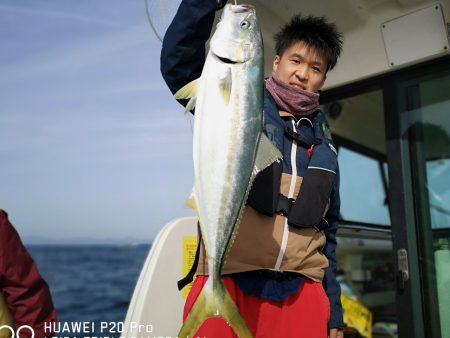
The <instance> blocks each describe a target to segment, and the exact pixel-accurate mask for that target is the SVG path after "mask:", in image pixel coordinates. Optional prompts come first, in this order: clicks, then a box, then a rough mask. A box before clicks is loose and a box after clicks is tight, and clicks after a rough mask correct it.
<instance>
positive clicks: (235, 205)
mask: <svg viewBox="0 0 450 338" xmlns="http://www.w3.org/2000/svg"><path fill="white" fill-rule="evenodd" d="M263 65H264V52H263V40H262V35H261V30H260V27H259V24H258V20H257V17H256V11H255V8H254V7H253V6H251V5H244V4H239V5H233V4H227V5H226V6H225V7H224V10H223V12H222V16H221V19H220V21H219V23H218V24H217V25H216V28H215V31H214V34H213V36H212V37H211V40H210V48H209V51H208V54H207V56H206V60H205V64H204V66H203V70H202V73H201V75H200V77H199V78H198V79H196V80H194V81H192V82H190V83H189V84H187V85H186V86H184V87H182V88H181V89H180V90H179V91H177V92H176V93H175V94H174V96H175V98H177V99H189V102H188V103H187V105H186V111H190V110H193V109H195V115H194V116H195V117H194V131H193V163H194V177H195V181H194V188H193V192H192V194H191V199H190V203H191V205H193V206H194V207H195V209H196V211H197V215H198V219H199V224H200V231H201V234H202V238H203V241H204V244H205V249H206V256H207V260H208V271H209V278H208V280H207V282H206V283H205V285H204V286H203V288H202V290H201V292H200V293H199V296H198V298H197V300H196V301H195V302H194V304H193V306H192V309H191V311H190V312H189V314H188V315H187V318H186V320H185V322H184V324H183V326H182V327H181V329H180V332H179V334H178V337H183V338H185V337H192V336H193V335H194V334H195V333H196V332H197V330H198V328H199V327H200V326H201V324H202V323H203V322H204V321H205V320H206V319H207V318H209V317H222V318H223V319H224V320H225V321H226V322H227V323H228V325H230V326H231V328H232V329H233V331H234V332H235V333H236V334H237V335H238V336H239V337H240V338H249V337H252V333H251V332H250V330H249V328H248V326H247V324H246V322H245V320H244V319H243V318H242V316H241V314H240V313H239V309H238V308H237V306H236V304H235V303H234V301H233V299H232V298H231V296H230V294H229V293H228V291H227V289H226V288H225V286H224V285H223V283H222V282H221V279H220V278H221V270H222V266H223V264H224V262H225V259H226V254H227V252H228V250H229V248H230V247H231V245H232V243H233V241H234V238H235V236H236V233H237V231H238V228H239V222H240V218H241V215H242V212H243V210H244V207H245V203H246V200H247V197H248V194H249V191H250V188H251V186H252V183H253V181H254V179H255V177H256V175H257V174H258V173H259V172H260V171H262V170H263V169H264V168H266V167H268V166H269V165H271V164H272V163H274V162H276V161H279V160H280V159H281V158H282V155H281V153H280V151H279V150H278V149H277V148H276V147H275V146H274V145H273V144H272V143H271V141H270V140H269V139H268V138H267V136H266V135H265V134H264V133H263V95H264V77H263Z"/></svg>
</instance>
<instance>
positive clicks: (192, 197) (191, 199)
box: [186, 188, 198, 213]
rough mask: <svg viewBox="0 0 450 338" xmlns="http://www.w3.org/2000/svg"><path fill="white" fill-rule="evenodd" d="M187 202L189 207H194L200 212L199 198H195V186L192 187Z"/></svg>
mask: <svg viewBox="0 0 450 338" xmlns="http://www.w3.org/2000/svg"><path fill="white" fill-rule="evenodd" d="M186 204H187V206H188V207H190V208H191V209H194V210H195V211H197V213H198V207H197V200H196V199H195V193H194V188H192V192H191V194H190V195H189V197H188V199H187V201H186Z"/></svg>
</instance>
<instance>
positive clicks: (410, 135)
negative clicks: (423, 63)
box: [399, 71, 450, 337]
mask: <svg viewBox="0 0 450 338" xmlns="http://www.w3.org/2000/svg"><path fill="white" fill-rule="evenodd" d="M448 88H450V72H448V71H447V72H442V73H440V74H438V75H436V74H431V75H428V76H427V77H426V78H422V79H420V80H413V81H408V82H405V83H404V84H402V85H401V87H400V89H401V90H400V91H399V95H400V100H401V102H402V103H403V104H402V106H403V107H404V109H403V111H402V112H401V128H402V133H401V134H402V135H403V137H404V139H405V140H407V141H408V145H409V151H408V155H409V159H410V168H411V178H410V179H411V181H410V182H407V184H409V185H411V186H412V187H413V203H414V212H415V220H416V222H417V224H416V226H415V229H417V230H416V231H417V242H418V243H417V244H418V249H419V261H420V262H421V265H420V267H421V275H422V276H421V279H422V283H423V295H422V298H423V301H424V306H425V309H424V315H425V320H424V322H425V323H426V325H428V327H427V328H426V330H427V332H428V333H429V334H428V336H429V337H441V334H442V337H443V336H444V335H445V334H444V333H446V332H449V331H450V321H448V318H450V297H449V296H448V295H449V293H450V273H449V271H450V118H449V117H450V92H449V90H448ZM413 229H414V228H413Z"/></svg>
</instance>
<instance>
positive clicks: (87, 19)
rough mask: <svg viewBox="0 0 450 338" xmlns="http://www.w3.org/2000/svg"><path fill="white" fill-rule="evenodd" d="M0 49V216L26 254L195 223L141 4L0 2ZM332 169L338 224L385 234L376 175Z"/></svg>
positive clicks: (351, 157) (179, 126) (172, 107)
mask: <svg viewBox="0 0 450 338" xmlns="http://www.w3.org/2000/svg"><path fill="white" fill-rule="evenodd" d="M174 2H176V1H173V2H170V3H174ZM151 3H159V4H164V6H166V3H165V2H149V4H151ZM172 9H173V8H170V9H169V11H170V10H172ZM149 10H150V12H151V16H153V17H155V18H157V19H158V20H159V19H160V18H162V17H163V16H161V15H155V13H157V14H158V13H159V12H158V11H157V9H155V8H154V7H151V6H150V9H149ZM155 10H156V12H155ZM166 18H170V15H167V17H166ZM168 20H169V19H166V21H168ZM155 25H156V26H157V27H158V28H161V27H163V26H164V23H161V21H157V22H155ZM0 41H1V42H2V46H1V48H0V208H1V209H4V210H5V211H7V212H8V214H9V217H10V220H11V222H12V223H13V224H14V226H15V227H16V228H17V230H18V231H19V233H20V235H21V236H22V238H23V239H24V241H25V242H33V243H34V242H47V241H50V242H53V243H60V242H68V243H71V242H77V241H78V242H79V241H85V238H90V239H91V240H94V241H97V242H102V243H104V242H106V243H108V242H121V241H124V240H125V241H128V242H129V241H131V242H134V241H138V242H151V241H152V239H153V238H154V237H155V236H156V234H157V233H158V231H159V230H160V229H161V228H162V227H163V226H164V225H165V224H166V223H168V222H169V221H170V220H173V219H174V218H177V217H182V216H191V215H194V213H193V211H192V210H190V209H189V208H188V207H187V206H186V203H185V201H186V199H187V197H188V196H189V194H190V192H191V190H192V185H193V166H192V120H191V118H190V117H189V115H185V114H184V113H183V108H182V106H180V105H179V104H178V103H177V102H176V101H175V100H174V99H173V97H172V95H171V93H170V91H169V90H168V88H167V87H166V85H165V83H164V81H163V79H162V77H161V75H160V71H159V55H160V50H161V42H160V41H159V40H158V38H157V37H156V35H155V34H154V32H153V31H152V30H151V28H150V25H149V22H148V21H147V16H146V8H145V2H144V1H141V0H139V1H119V0H96V1H88V0H77V1H70V0H45V1H44V0H33V1H31V0H21V1H20V2H19V1H14V0H2V1H1V2H0ZM339 162H340V165H341V182H345V184H341V200H342V208H341V213H342V214H343V215H344V216H345V218H346V219H353V220H360V221H365V222H373V223H382V224H388V223H389V220H388V214H387V209H386V208H385V207H382V204H383V201H384V193H383V192H382V191H381V188H380V187H381V183H380V182H381V181H380V178H379V172H378V165H377V163H376V162H374V161H367V160H361V158H360V157H358V155H356V154H353V153H351V152H349V151H345V150H341V151H340V154H339ZM355 163H358V165H357V166H356V167H358V168H359V170H363V172H365V173H367V176H365V177H369V176H370V177H373V180H368V179H366V178H365V179H364V180H363V181H362V182H361V181H360V180H355V179H354V177H355V169H354V168H355ZM369 173H370V174H369ZM362 184H365V185H366V186H367V188H366V189H361V186H362ZM367 192H369V194H368V193H367ZM360 201H365V205H364V207H358V206H357V205H355V202H356V203H358V202H359V203H361V202H360ZM355 206H356V207H355ZM374 206H375V207H374ZM83 238H84V239H83Z"/></svg>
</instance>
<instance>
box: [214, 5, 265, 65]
mask: <svg viewBox="0 0 450 338" xmlns="http://www.w3.org/2000/svg"><path fill="white" fill-rule="evenodd" d="M210 52H211V53H212V54H213V55H214V56H215V57H216V58H217V60H218V61H219V62H223V63H226V64H230V65H235V64H242V63H247V62H255V61H257V62H261V60H262V58H263V41H262V35H261V29H260V27H259V23H258V19H257V17H256V11H255V8H254V7H253V6H252V5H244V4H242V5H232V4H228V5H226V6H225V7H224V10H223V12H222V17H221V19H220V21H219V23H218V24H217V26H216V30H215V32H214V35H213V36H212V38H211V42H210Z"/></svg>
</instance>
